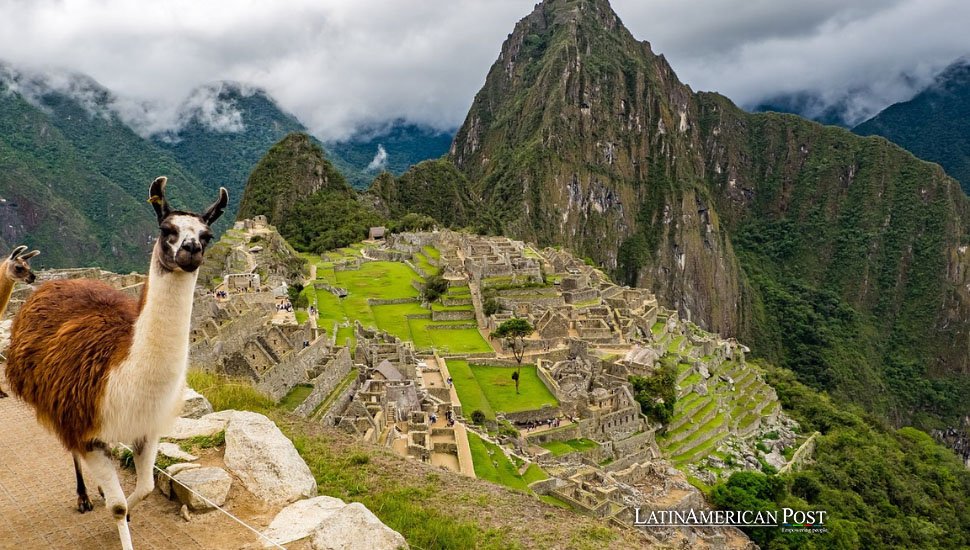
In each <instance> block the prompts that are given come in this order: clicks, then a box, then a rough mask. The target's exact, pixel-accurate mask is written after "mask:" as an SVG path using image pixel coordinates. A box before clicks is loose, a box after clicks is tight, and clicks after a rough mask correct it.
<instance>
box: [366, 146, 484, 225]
mask: <svg viewBox="0 0 970 550" xmlns="http://www.w3.org/2000/svg"><path fill="white" fill-rule="evenodd" d="M367 195H368V198H369V200H371V201H372V202H373V203H374V204H375V209H377V210H378V211H379V212H382V213H384V215H386V216H388V217H394V218H399V217H403V216H405V215H407V214H409V213H414V214H423V215H426V216H430V217H432V218H434V219H435V220H437V221H438V222H440V223H442V224H444V225H446V226H452V227H466V226H468V225H471V224H472V223H473V221H475V220H480V219H482V218H483V216H482V215H481V214H482V213H481V207H482V205H481V201H480V200H478V199H477V198H476V197H475V196H474V194H473V193H472V192H471V190H470V188H469V185H468V181H467V180H466V179H465V176H464V175H463V174H462V173H461V172H459V171H458V170H457V169H456V168H455V167H454V165H452V164H451V163H449V162H447V161H445V160H442V159H435V160H426V161H424V162H421V163H418V164H416V165H414V166H412V167H411V169H410V170H408V171H407V172H405V173H404V174H402V175H401V176H400V177H397V178H395V177H393V176H392V175H391V174H390V173H388V172H382V173H381V174H379V175H378V176H377V177H376V178H375V179H374V181H373V183H371V186H370V189H368V191H367Z"/></svg>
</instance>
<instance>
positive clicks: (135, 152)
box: [0, 83, 214, 271]
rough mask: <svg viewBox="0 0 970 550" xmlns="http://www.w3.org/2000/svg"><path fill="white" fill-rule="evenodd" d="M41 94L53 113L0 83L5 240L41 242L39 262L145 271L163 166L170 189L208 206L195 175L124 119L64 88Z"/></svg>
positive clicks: (183, 202)
mask: <svg viewBox="0 0 970 550" xmlns="http://www.w3.org/2000/svg"><path fill="white" fill-rule="evenodd" d="M43 99H44V101H45V102H46V103H48V106H47V111H44V110H41V109H40V108H38V107H37V106H35V105H33V104H31V103H28V102H27V101H26V100H25V99H24V98H23V97H22V96H20V95H19V94H16V93H11V92H10V90H9V89H8V88H7V87H6V86H5V85H4V84H2V83H0V198H2V199H3V202H0V242H2V244H3V245H4V248H5V249H7V250H9V249H10V248H12V247H14V246H16V245H18V244H28V245H30V246H31V247H35V248H37V249H39V250H41V251H42V255H41V256H39V257H38V258H37V260H35V262H34V265H35V266H37V267H75V266H100V267H104V268H106V269H112V270H116V271H130V270H134V269H139V270H143V271H144V270H145V269H146V266H147V265H148V258H149V254H150V251H151V244H152V239H153V237H154V236H155V235H156V234H157V232H158V228H157V223H156V221H155V216H154V215H153V213H152V211H151V208H149V207H148V205H147V204H146V203H145V198H146V197H147V193H148V184H149V183H150V182H151V180H152V178H154V177H155V176H158V175H162V174H164V173H165V172H156V171H155V169H156V168H157V169H158V170H170V172H169V173H168V174H167V175H169V176H173V177H172V178H171V180H170V181H171V185H170V186H169V190H170V191H169V194H170V196H171V197H172V202H173V203H174V204H177V205H180V206H191V207H194V208H196V209H201V208H203V207H204V206H205V205H207V204H208V203H205V204H204V205H203V204H199V203H198V201H199V200H200V198H201V197H202V193H201V190H200V189H199V188H198V187H197V183H198V182H197V180H194V179H193V178H192V177H191V176H190V175H189V174H188V173H187V172H185V171H184V170H182V169H180V168H179V166H178V164H177V163H176V162H175V161H174V160H172V159H171V158H170V157H166V155H165V154H164V152H162V151H159V150H156V149H154V148H153V147H152V146H151V145H150V144H148V145H146V144H145V143H144V142H142V141H140V138H138V137H137V136H135V135H134V134H133V133H132V132H131V131H130V130H128V129H127V128H125V127H124V126H122V125H121V124H120V122H118V121H117V119H104V118H101V117H100V116H99V115H96V114H90V113H88V112H87V111H84V110H83V108H81V107H80V106H79V105H77V104H76V103H72V102H70V101H69V100H68V99H67V98H66V97H64V96H62V95H57V94H49V95H47V96H44V98H43ZM68 116H70V117H71V118H70V120H68V119H67V117H68ZM109 148H110V149H112V150H113V155H106V154H105V153H104V151H105V150H106V149H109ZM108 157H111V158H108ZM156 161H157V162H156ZM149 171H151V173H150V174H149ZM212 198H214V196H213V197H210V198H209V202H211V200H212ZM190 201H191V202H195V204H191V203H190Z"/></svg>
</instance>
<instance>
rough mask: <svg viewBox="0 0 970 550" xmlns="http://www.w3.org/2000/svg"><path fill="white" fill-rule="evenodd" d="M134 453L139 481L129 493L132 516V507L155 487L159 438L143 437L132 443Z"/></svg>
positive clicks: (129, 506) (129, 511) (129, 509)
mask: <svg viewBox="0 0 970 550" xmlns="http://www.w3.org/2000/svg"><path fill="white" fill-rule="evenodd" d="M132 451H133V452H132V454H133V455H134V457H135V472H137V474H138V482H137V483H136V484H135V490H134V491H132V493H131V494H130V495H128V514H129V517H130V514H131V509H132V508H134V507H135V505H136V504H138V503H139V502H141V501H142V499H144V498H145V497H147V496H148V495H150V494H151V492H152V489H154V488H155V471H154V467H155V456H156V455H157V454H158V438H157V437H150V438H148V437H142V438H140V439H138V440H137V441H135V443H134V444H133V445H132Z"/></svg>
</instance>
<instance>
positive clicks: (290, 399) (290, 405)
mask: <svg viewBox="0 0 970 550" xmlns="http://www.w3.org/2000/svg"><path fill="white" fill-rule="evenodd" d="M312 392H313V386H312V385H311V384H298V385H297V386H296V387H294V388H293V389H292V390H290V393H288V394H286V396H285V397H283V399H281V400H280V406H281V407H283V408H284V409H286V410H288V411H292V410H294V409H296V408H297V407H299V406H300V403H303V400H304V399H306V398H307V396H309V395H310V393H312Z"/></svg>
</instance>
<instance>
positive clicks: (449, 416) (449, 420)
mask: <svg viewBox="0 0 970 550" xmlns="http://www.w3.org/2000/svg"><path fill="white" fill-rule="evenodd" d="M445 421H446V423H445V426H447V427H448V428H453V427H454V426H455V413H453V412H451V409H448V410H447V411H445ZM437 423H438V413H431V424H432V425H433V424H437Z"/></svg>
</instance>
